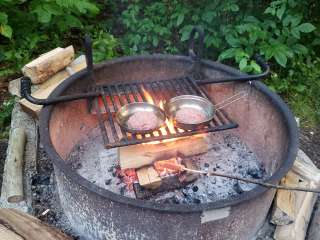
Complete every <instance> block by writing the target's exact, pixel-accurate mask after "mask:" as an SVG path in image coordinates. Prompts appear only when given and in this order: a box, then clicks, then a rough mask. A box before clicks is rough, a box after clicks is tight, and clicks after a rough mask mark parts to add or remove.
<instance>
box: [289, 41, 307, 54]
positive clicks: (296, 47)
mask: <svg viewBox="0 0 320 240" xmlns="http://www.w3.org/2000/svg"><path fill="white" fill-rule="evenodd" d="M292 48H293V50H294V52H295V53H298V54H299V53H301V54H307V53H308V48H306V47H305V46H303V45H302V44H299V43H297V44H295V45H293V47H292Z"/></svg>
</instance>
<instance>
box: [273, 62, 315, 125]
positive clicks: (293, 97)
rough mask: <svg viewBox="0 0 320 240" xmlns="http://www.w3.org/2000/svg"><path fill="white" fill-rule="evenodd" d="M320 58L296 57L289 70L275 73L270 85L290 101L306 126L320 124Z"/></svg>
mask: <svg viewBox="0 0 320 240" xmlns="http://www.w3.org/2000/svg"><path fill="white" fill-rule="evenodd" d="M319 79H320V58H319V57H316V58H310V57H309V58H307V59H306V60H305V61H302V60H301V59H296V60H294V61H293V63H292V65H291V66H290V67H289V68H288V70H287V71H282V72H279V73H273V74H272V76H271V78H270V79H268V84H269V86H270V87H271V88H272V89H274V90H275V91H277V92H278V93H280V94H281V95H282V96H284V98H285V99H286V100H287V101H288V102H289V104H290V106H291V107H292V108H293V110H294V112H295V113H296V114H297V115H298V116H299V117H300V118H301V121H302V124H303V125H304V126H311V127H315V126H317V125H319V124H320V92H319V89H320V81H319Z"/></svg>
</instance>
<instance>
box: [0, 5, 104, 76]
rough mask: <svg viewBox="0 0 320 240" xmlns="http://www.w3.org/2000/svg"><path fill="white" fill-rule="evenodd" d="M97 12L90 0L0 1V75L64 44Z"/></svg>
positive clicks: (96, 7)
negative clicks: (66, 39) (65, 39)
mask: <svg viewBox="0 0 320 240" xmlns="http://www.w3.org/2000/svg"><path fill="white" fill-rule="evenodd" d="M98 12H99V8H98V5H97V4H96V3H95V1H91V0H45V1H44V0H2V1H0V66H1V69H0V77H1V76H6V75H10V74H12V73H14V72H16V71H18V70H19V69H20V68H21V66H22V65H24V64H25V63H26V62H28V61H30V59H31V58H32V57H33V56H36V55H39V54H42V53H43V52H45V51H47V50H50V49H52V48H55V47H57V46H58V45H64V44H65V41H64V38H70V35H71V34H72V32H73V31H75V32H77V31H78V32H79V30H80V32H81V31H84V28H85V26H86V25H88V24H89V22H90V20H91V19H93V18H94V17H95V16H96V15H97V14H98Z"/></svg>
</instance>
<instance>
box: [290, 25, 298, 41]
mask: <svg viewBox="0 0 320 240" xmlns="http://www.w3.org/2000/svg"><path fill="white" fill-rule="evenodd" d="M291 34H292V36H293V37H295V38H296V39H300V31H299V29H298V28H297V27H295V28H293V29H292V30H291Z"/></svg>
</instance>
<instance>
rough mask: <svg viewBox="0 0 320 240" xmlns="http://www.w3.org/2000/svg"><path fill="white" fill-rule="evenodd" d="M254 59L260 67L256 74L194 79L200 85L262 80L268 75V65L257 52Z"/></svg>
mask: <svg viewBox="0 0 320 240" xmlns="http://www.w3.org/2000/svg"><path fill="white" fill-rule="evenodd" d="M254 60H255V61H256V62H257V63H258V64H259V66H260V67H261V69H262V73H259V74H256V75H249V74H243V75H242V76H239V77H225V78H210V77H205V78H204V79H202V80H196V82H197V83H198V84H200V85H202V84H210V83H222V82H247V81H256V80H263V79H265V78H267V77H268V76H269V75H270V66H269V65H268V64H267V63H266V62H265V61H264V60H263V58H262V57H261V56H259V55H258V54H256V55H255V56H254Z"/></svg>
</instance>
